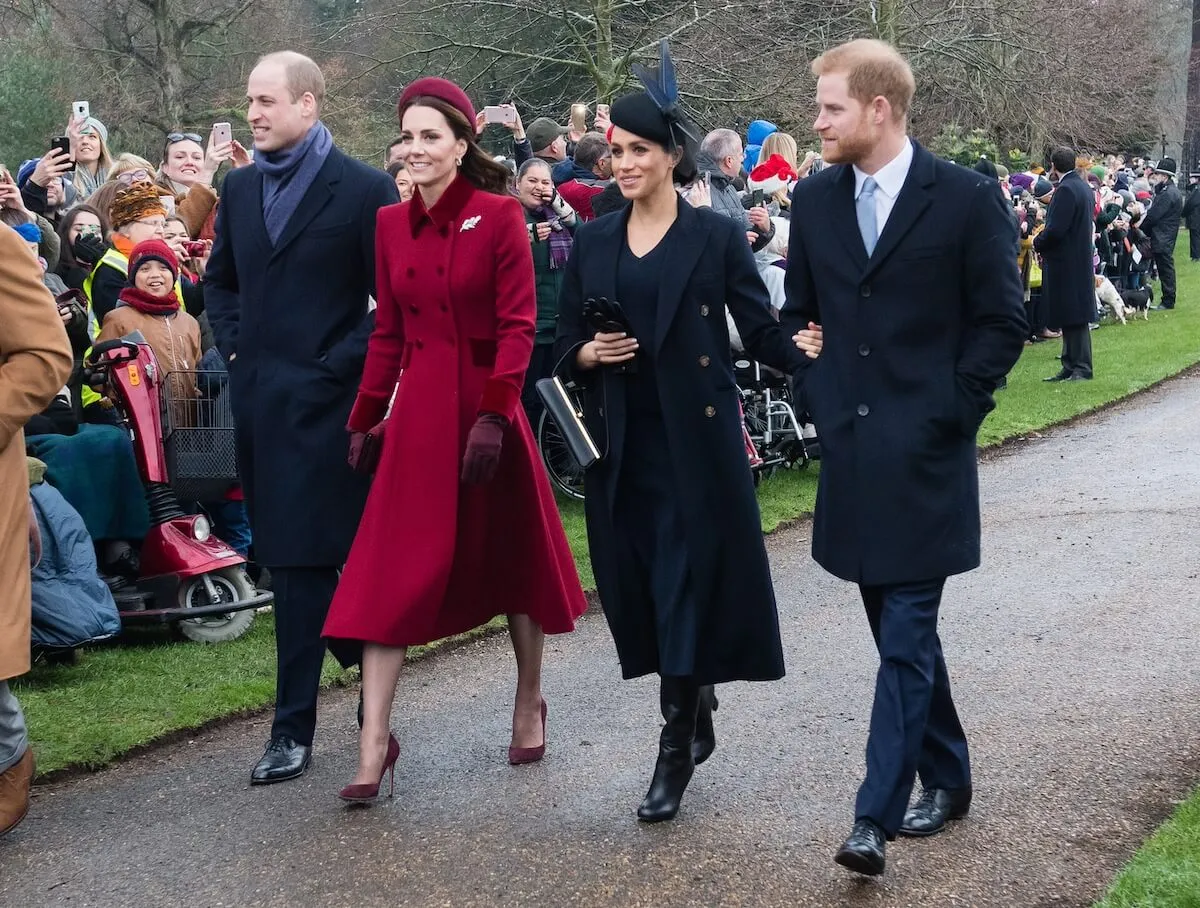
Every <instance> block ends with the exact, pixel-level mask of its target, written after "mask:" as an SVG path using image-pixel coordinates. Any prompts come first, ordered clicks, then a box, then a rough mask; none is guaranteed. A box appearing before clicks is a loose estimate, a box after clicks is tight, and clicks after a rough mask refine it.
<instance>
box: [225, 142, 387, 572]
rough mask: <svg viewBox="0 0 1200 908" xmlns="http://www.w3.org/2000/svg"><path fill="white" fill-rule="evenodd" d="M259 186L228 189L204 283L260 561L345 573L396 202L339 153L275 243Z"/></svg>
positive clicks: (252, 178)
mask: <svg viewBox="0 0 1200 908" xmlns="http://www.w3.org/2000/svg"><path fill="white" fill-rule="evenodd" d="M262 187H263V178H262V172H261V171H259V170H258V169H257V168H254V167H243V168H240V169H238V170H234V171H232V172H231V173H230V174H229V175H228V176H227V177H226V178H225V183H224V185H223V186H222V187H221V205H220V208H219V209H218V215H217V234H216V240H215V241H214V243H213V251H212V256H211V257H210V258H209V262H208V268H207V270H206V272H205V308H206V310H207V312H208V317H209V321H210V322H211V323H212V328H213V334H214V335H215V337H216V341H217V346H218V348H219V349H220V351H221V354H222V355H223V356H224V357H225V361H226V362H227V363H228V364H229V383H230V384H229V388H230V395H231V397H230V400H231V402H232V405H233V416H234V421H235V423H236V424H237V439H238V465H239V469H240V473H241V480H242V484H243V486H244V488H245V492H246V504H247V507H248V509H249V512H250V521H251V526H252V529H253V531H254V551H255V559H256V560H257V561H259V562H260V563H262V564H265V565H268V566H270V567H321V566H339V565H341V564H342V563H343V562H344V561H345V560H346V555H347V553H348V552H349V550H350V543H351V542H352V541H353V539H354V532H355V530H356V529H357V527H358V520H359V517H360V516H361V515H362V507H363V503H364V502H365V500H366V495H367V487H368V483H367V480H366V479H365V478H364V477H362V476H359V475H357V474H355V473H354V472H353V471H352V470H351V469H350V468H349V466H347V464H346V448H347V440H346V419H347V418H348V417H349V415H350V408H351V407H352V406H353V404H354V395H355V392H356V390H357V388H358V380H359V377H360V376H361V374H362V367H363V360H364V358H365V356H366V350H367V337H368V336H369V335H370V332H371V328H372V327H373V326H374V316H373V314H371V313H370V312H369V311H368V300H369V297H370V296H371V295H372V294H373V293H374V291H375V219H376V213H377V212H378V210H379V209H380V208H381V207H382V206H384V205H389V204H391V203H393V202H395V201H397V199H398V194H397V192H396V186H395V184H394V183H393V182H392V181H391V180H390V179H388V176H387V174H384V173H380V172H378V171H376V170H373V169H371V168H370V167H367V166H366V165H365V164H361V163H359V162H358V161H355V160H353V159H352V158H349V157H347V156H346V155H344V154H343V153H342V152H340V151H339V150H338V149H336V148H334V149H332V150H331V151H330V152H329V156H328V158H327V159H326V160H325V163H324V165H323V166H322V167H321V170H320V172H319V173H318V174H317V177H316V179H315V180H314V181H313V184H312V185H311V186H310V187H309V189H308V191H307V192H306V193H305V195H304V198H303V199H302V200H301V202H300V204H299V207H297V209H296V211H295V212H294V213H293V214H292V217H291V219H290V220H289V221H288V223H287V227H286V228H285V229H284V232H283V234H282V236H280V238H279V241H278V242H277V243H275V244H274V245H272V243H271V240H270V238H269V236H268V235H267V228H266V222H265V220H264V219H263V203H262ZM235 354H236V358H234V355H235Z"/></svg>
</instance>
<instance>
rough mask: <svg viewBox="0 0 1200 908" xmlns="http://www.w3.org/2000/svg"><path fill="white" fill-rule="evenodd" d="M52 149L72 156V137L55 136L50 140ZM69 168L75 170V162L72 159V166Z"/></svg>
mask: <svg viewBox="0 0 1200 908" xmlns="http://www.w3.org/2000/svg"><path fill="white" fill-rule="evenodd" d="M50 150H51V151H61V152H63V153H64V154H65V155H66V156H67V157H70V156H71V138H70V137H69V136H55V137H54V138H53V139H51V140H50ZM67 169H68V170H74V169H75V162H74V161H71V166H70V167H68V168H67Z"/></svg>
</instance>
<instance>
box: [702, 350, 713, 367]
mask: <svg viewBox="0 0 1200 908" xmlns="http://www.w3.org/2000/svg"><path fill="white" fill-rule="evenodd" d="M711 362H712V360H711V359H709V358H708V354H707V353H706V354H704V355H703V356H702V357H700V365H701V367H703V368H705V369H707V368H708V364H709V363H711Z"/></svg>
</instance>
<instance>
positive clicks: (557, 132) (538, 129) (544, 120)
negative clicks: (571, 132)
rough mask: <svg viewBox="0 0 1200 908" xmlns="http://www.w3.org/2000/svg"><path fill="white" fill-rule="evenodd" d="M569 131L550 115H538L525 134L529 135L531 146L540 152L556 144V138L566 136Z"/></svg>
mask: <svg viewBox="0 0 1200 908" xmlns="http://www.w3.org/2000/svg"><path fill="white" fill-rule="evenodd" d="M567 132H568V130H566V129H563V127H561V126H559V125H558V124H557V123H555V122H554V121H553V120H551V119H550V118H549V117H538V118H537V119H536V120H534V121H533V123H531V124H530V126H529V128H528V129H527V130H525V135H527V136H528V137H529V147H530V148H532V149H533V150H534V151H535V152H538V151H542V150H543V149H545V148H549V147H550V146H551V145H553V144H554V140H555V139H557V138H558V137H559V136H565V135H566V134H567Z"/></svg>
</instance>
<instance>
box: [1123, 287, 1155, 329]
mask: <svg viewBox="0 0 1200 908" xmlns="http://www.w3.org/2000/svg"><path fill="white" fill-rule="evenodd" d="M1120 295H1121V302H1122V303H1124V304H1125V308H1126V310H1127V311H1129V312H1130V313H1131V316H1130V317H1131V318H1136V317H1137V313H1139V312H1140V313H1142V319H1143V321H1147V322H1148V321H1150V307H1151V306H1153V305H1154V288H1153V287H1143V288H1142V289H1141V290H1122V291H1121V294H1120Z"/></svg>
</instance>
